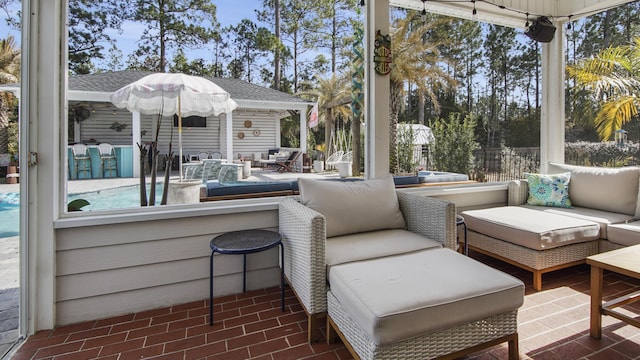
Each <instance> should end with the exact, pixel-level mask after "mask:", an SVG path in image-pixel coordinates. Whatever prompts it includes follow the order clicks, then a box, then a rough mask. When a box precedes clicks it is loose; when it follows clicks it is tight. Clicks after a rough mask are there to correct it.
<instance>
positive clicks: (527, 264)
mask: <svg viewBox="0 0 640 360" xmlns="http://www.w3.org/2000/svg"><path fill="white" fill-rule="evenodd" d="M550 171H551V172H553V175H538V174H533V175H530V176H529V177H528V178H527V179H525V180H517V181H511V182H510V184H509V190H508V191H509V203H508V205H509V206H504V207H496V208H490V209H481V210H469V211H464V212H462V215H463V217H464V218H465V221H466V225H467V227H468V230H469V231H468V238H467V240H468V242H469V248H470V249H472V250H476V251H478V252H481V253H484V254H487V255H490V256H493V257H495V258H497V259H500V260H503V261H505V262H508V263H511V264H513V265H516V266H519V267H521V268H523V269H526V270H528V271H531V272H533V284H534V285H533V286H534V288H535V289H536V290H541V289H542V274H544V273H547V272H550V271H554V270H557V269H562V268H566V267H570V266H573V265H577V264H581V263H583V262H584V261H585V259H586V258H587V257H588V256H590V255H593V254H596V253H598V252H604V251H608V250H612V249H616V248H620V247H623V246H628V245H633V244H638V243H640V221H639V220H640V201H639V200H638V197H639V194H638V188H639V186H640V169H639V168H638V167H624V168H601V167H586V166H571V165H564V164H551V168H550ZM549 194H550V195H551V196H549Z"/></svg>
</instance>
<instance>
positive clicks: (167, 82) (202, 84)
mask: <svg viewBox="0 0 640 360" xmlns="http://www.w3.org/2000/svg"><path fill="white" fill-rule="evenodd" d="M111 102H112V103H113V104H114V105H115V106H116V107H118V108H121V109H124V108H126V109H127V110H129V111H131V112H133V111H137V112H139V113H141V114H145V115H153V114H161V115H162V116H173V115H178V146H179V148H180V179H182V117H183V116H185V117H187V116H212V115H219V114H221V113H229V112H231V111H233V110H234V109H235V108H236V107H238V104H237V103H236V102H235V101H233V99H231V96H230V95H229V93H228V92H227V91H225V90H224V89H222V88H221V87H220V86H218V85H216V84H214V83H213V82H211V81H209V80H207V79H205V78H202V77H197V76H190V75H185V74H169V73H157V74H151V75H147V76H145V77H143V78H142V79H140V80H138V81H135V82H133V83H131V84H129V85H126V86H124V87H122V88H121V89H119V90H117V91H115V92H114V93H113V94H111Z"/></svg>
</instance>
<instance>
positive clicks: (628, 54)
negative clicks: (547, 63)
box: [567, 37, 640, 141]
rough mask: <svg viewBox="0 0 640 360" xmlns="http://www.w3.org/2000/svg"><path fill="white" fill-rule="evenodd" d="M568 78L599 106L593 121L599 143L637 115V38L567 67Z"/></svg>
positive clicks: (639, 49) (639, 50)
mask: <svg viewBox="0 0 640 360" xmlns="http://www.w3.org/2000/svg"><path fill="white" fill-rule="evenodd" d="M567 73H568V74H569V77H570V78H573V79H575V80H576V83H577V84H578V85H579V86H582V87H583V88H585V89H587V90H589V91H590V92H591V93H592V94H593V96H594V97H595V98H596V100H597V101H598V102H602V107H601V108H600V110H599V111H598V113H597V114H596V118H595V120H594V122H595V126H596V130H597V131H598V135H599V136H600V139H601V140H602V141H607V140H611V137H612V136H613V134H614V132H615V131H616V130H619V129H621V128H622V126H623V125H624V124H626V123H627V122H629V121H631V120H632V119H633V118H634V117H635V116H637V115H638V98H637V94H638V91H639V90H640V37H636V38H634V40H633V42H632V43H631V44H630V45H623V46H615V47H610V48H607V49H605V50H602V51H600V52H599V53H598V54H597V55H596V56H594V57H593V58H589V59H582V60H580V61H578V62H577V63H576V64H575V65H570V66H568V67H567Z"/></svg>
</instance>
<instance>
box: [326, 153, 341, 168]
mask: <svg viewBox="0 0 640 360" xmlns="http://www.w3.org/2000/svg"><path fill="white" fill-rule="evenodd" d="M343 155H344V151H342V150H338V151H336V152H334V153H333V154H331V155H329V157H328V158H327V161H326V165H327V169H333V168H334V167H335V166H336V164H337V163H339V162H340V161H342V156H343Z"/></svg>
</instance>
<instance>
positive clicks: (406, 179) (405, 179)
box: [393, 175, 420, 186]
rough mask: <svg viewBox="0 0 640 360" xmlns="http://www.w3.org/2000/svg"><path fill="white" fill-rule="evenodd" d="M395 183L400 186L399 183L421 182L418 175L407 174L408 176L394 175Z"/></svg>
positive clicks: (412, 183) (413, 183)
mask: <svg viewBox="0 0 640 360" xmlns="http://www.w3.org/2000/svg"><path fill="white" fill-rule="evenodd" d="M393 183H394V184H395V185H396V186H399V185H415V184H419V183H420V182H419V181H418V177H417V176H413V175H407V176H394V177H393Z"/></svg>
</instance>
